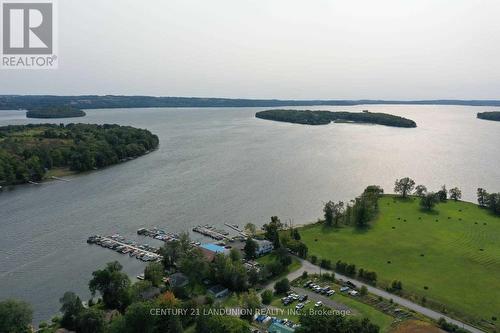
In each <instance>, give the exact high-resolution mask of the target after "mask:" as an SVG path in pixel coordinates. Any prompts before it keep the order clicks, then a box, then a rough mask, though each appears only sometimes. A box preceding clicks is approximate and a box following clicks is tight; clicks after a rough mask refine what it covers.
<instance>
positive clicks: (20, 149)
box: [0, 124, 159, 186]
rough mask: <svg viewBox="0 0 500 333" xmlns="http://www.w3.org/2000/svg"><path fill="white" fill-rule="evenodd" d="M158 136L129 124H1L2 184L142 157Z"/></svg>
mask: <svg viewBox="0 0 500 333" xmlns="http://www.w3.org/2000/svg"><path fill="white" fill-rule="evenodd" d="M158 144H159V140H158V137H157V136H156V135H154V134H152V133H151V132H149V131H147V130H144V129H138V128H134V127H130V126H119V125H108V124H105V125H91V124H68V125H63V124H61V125H56V124H29V125H9V126H4V127H0V185H1V186H3V185H15V184H23V183H28V182H31V183H33V182H35V183H36V182H38V181H42V180H44V179H45V178H48V177H53V176H60V175H64V174H68V173H74V172H82V171H88V170H95V169H98V168H102V167H105V166H109V165H112V164H117V163H120V162H124V161H127V160H129V159H132V158H135V157H139V156H141V155H144V154H146V153H148V152H149V151H151V150H153V149H156V148H157V147H158Z"/></svg>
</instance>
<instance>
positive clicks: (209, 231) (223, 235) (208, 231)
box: [193, 225, 232, 240]
mask: <svg viewBox="0 0 500 333" xmlns="http://www.w3.org/2000/svg"><path fill="white" fill-rule="evenodd" d="M193 231H194V232H197V233H199V234H202V235H203V236H207V237H210V238H213V239H216V240H224V239H227V240H232V238H231V237H229V233H228V232H227V231H223V230H217V229H215V227H213V226H209V225H204V226H201V225H199V226H196V227H194V228H193Z"/></svg>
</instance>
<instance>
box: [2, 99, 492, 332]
mask: <svg viewBox="0 0 500 333" xmlns="http://www.w3.org/2000/svg"><path fill="white" fill-rule="evenodd" d="M311 109H327V110H347V111H361V110H363V109H369V110H370V111H373V112H387V113H392V114H397V115H401V116H405V117H408V118H411V119H413V120H415V121H416V122H417V123H418V128H415V129H404V128H391V127H384V126H373V125H353V124H332V125H327V126H316V127H312V126H303V125H296V124H287V123H278V122H272V121H265V120H260V119H256V118H254V114H255V112H256V111H259V110H261V109H257V108H223V109H219V108H203V109H194V108H193V109H166V108H165V109H115V110H90V111H87V117H85V118H81V119H72V120H62V121H61V122H88V123H118V124H122V125H132V126H136V127H141V128H147V129H149V130H151V131H152V132H154V133H155V134H157V135H158V136H159V137H160V148H159V150H158V151H156V152H154V153H152V154H149V155H147V156H144V157H142V158H139V159H136V160H133V161H130V162H127V163H124V164H121V165H117V166H113V167H110V168H107V169H104V170H99V171H96V172H91V173H88V174H82V175H78V176H75V177H71V181H70V182H59V181H54V182H50V183H44V184H42V185H26V186H19V187H16V188H15V189H13V190H5V189H4V190H3V191H2V192H0V300H1V299H5V298H8V297H15V298H20V299H24V300H26V301H28V302H30V303H32V304H33V306H34V309H35V321H36V322H39V321H40V320H44V319H48V318H50V317H51V316H52V315H53V314H54V313H56V312H57V311H58V308H59V303H58V299H59V297H61V296H62V294H63V293H64V291H66V290H73V291H75V292H77V293H78V294H80V295H81V296H82V298H83V299H88V297H89V292H88V288H87V282H88V280H89V279H90V276H91V272H92V271H94V270H95V269H96V268H99V267H102V266H103V265H104V264H105V263H106V262H108V261H110V260H119V261H120V262H121V263H122V264H123V265H124V267H125V271H126V272H127V273H129V274H131V275H132V276H135V275H137V274H138V273H139V272H141V271H142V270H143V268H144V264H143V263H141V262H139V261H137V260H135V259H131V258H129V257H128V256H123V255H119V254H116V253H114V252H112V251H109V250H105V249H102V248H100V247H96V246H89V245H87V244H86V242H85V240H86V238H87V237H88V236H89V235H91V234H96V233H97V234H111V233H120V234H122V235H124V236H126V237H129V238H135V237H136V236H135V233H136V230H137V229H138V228H139V227H143V226H160V227H163V228H165V229H167V230H169V231H174V232H180V231H185V230H188V229H190V228H191V227H192V226H194V225H197V224H206V223H208V224H215V225H219V226H221V227H223V224H224V222H230V223H236V224H239V225H243V224H244V223H247V222H253V223H255V224H258V225H261V224H263V223H264V222H266V221H267V220H268V219H269V217H270V216H271V215H278V216H280V217H281V219H282V220H289V219H291V220H293V222H294V223H296V224H299V223H307V222H309V221H313V220H316V219H317V218H318V217H320V216H321V210H322V205H323V203H324V202H326V201H328V200H349V199H351V198H352V197H354V196H355V195H357V194H359V193H361V191H362V190H363V188H364V187H365V186H366V185H369V184H379V185H382V186H383V187H384V188H385V189H386V191H390V190H391V189H392V186H393V183H394V180H395V179H396V178H398V177H403V176H411V177H413V178H414V179H415V180H416V181H417V183H422V184H425V185H427V186H428V187H429V188H430V189H433V190H435V189H438V188H439V187H440V186H441V185H442V184H447V185H448V187H451V186H459V187H460V188H462V190H463V194H464V199H466V200H470V201H474V200H475V191H476V188H477V187H478V186H481V187H485V188H487V189H490V190H491V191H493V190H496V191H500V168H499V164H500V145H499V144H498V142H499V140H498V137H499V134H500V122H490V121H484V120H478V119H476V113H477V112H480V111H488V110H493V109H491V108H487V107H486V108H485V107H480V108H478V107H459V106H409V105H390V106H384V105H377V106H355V107H311ZM30 122H45V121H36V120H28V119H26V118H25V117H24V112H20V111H0V125H7V124H25V123H30ZM57 122H60V121H57ZM194 238H196V236H194ZM143 240H144V241H145V242H148V243H150V244H153V243H154V241H153V240H149V241H146V240H145V239H143Z"/></svg>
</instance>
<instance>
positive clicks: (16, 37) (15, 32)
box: [1, 0, 57, 69]
mask: <svg viewBox="0 0 500 333" xmlns="http://www.w3.org/2000/svg"><path fill="white" fill-rule="evenodd" d="M1 7H2V14H1V18H2V25H1V26H2V34H1V35H2V68H7V69H8V68H22V69H40V68H57V56H56V54H55V51H56V43H55V41H56V40H55V37H56V35H55V32H56V24H55V23H56V20H55V9H56V8H55V3H54V2H53V1H49V0H46V1H37V0H35V1H33V0H32V1H30V2H23V1H18V0H16V1H14V0H5V1H3V2H2V4H1Z"/></svg>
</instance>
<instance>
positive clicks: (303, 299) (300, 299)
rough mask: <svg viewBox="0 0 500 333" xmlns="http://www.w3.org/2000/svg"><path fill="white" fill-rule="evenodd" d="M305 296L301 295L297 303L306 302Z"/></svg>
mask: <svg viewBox="0 0 500 333" xmlns="http://www.w3.org/2000/svg"><path fill="white" fill-rule="evenodd" d="M307 298H308V297H307V295H302V296H300V297H299V302H304V301H307Z"/></svg>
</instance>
